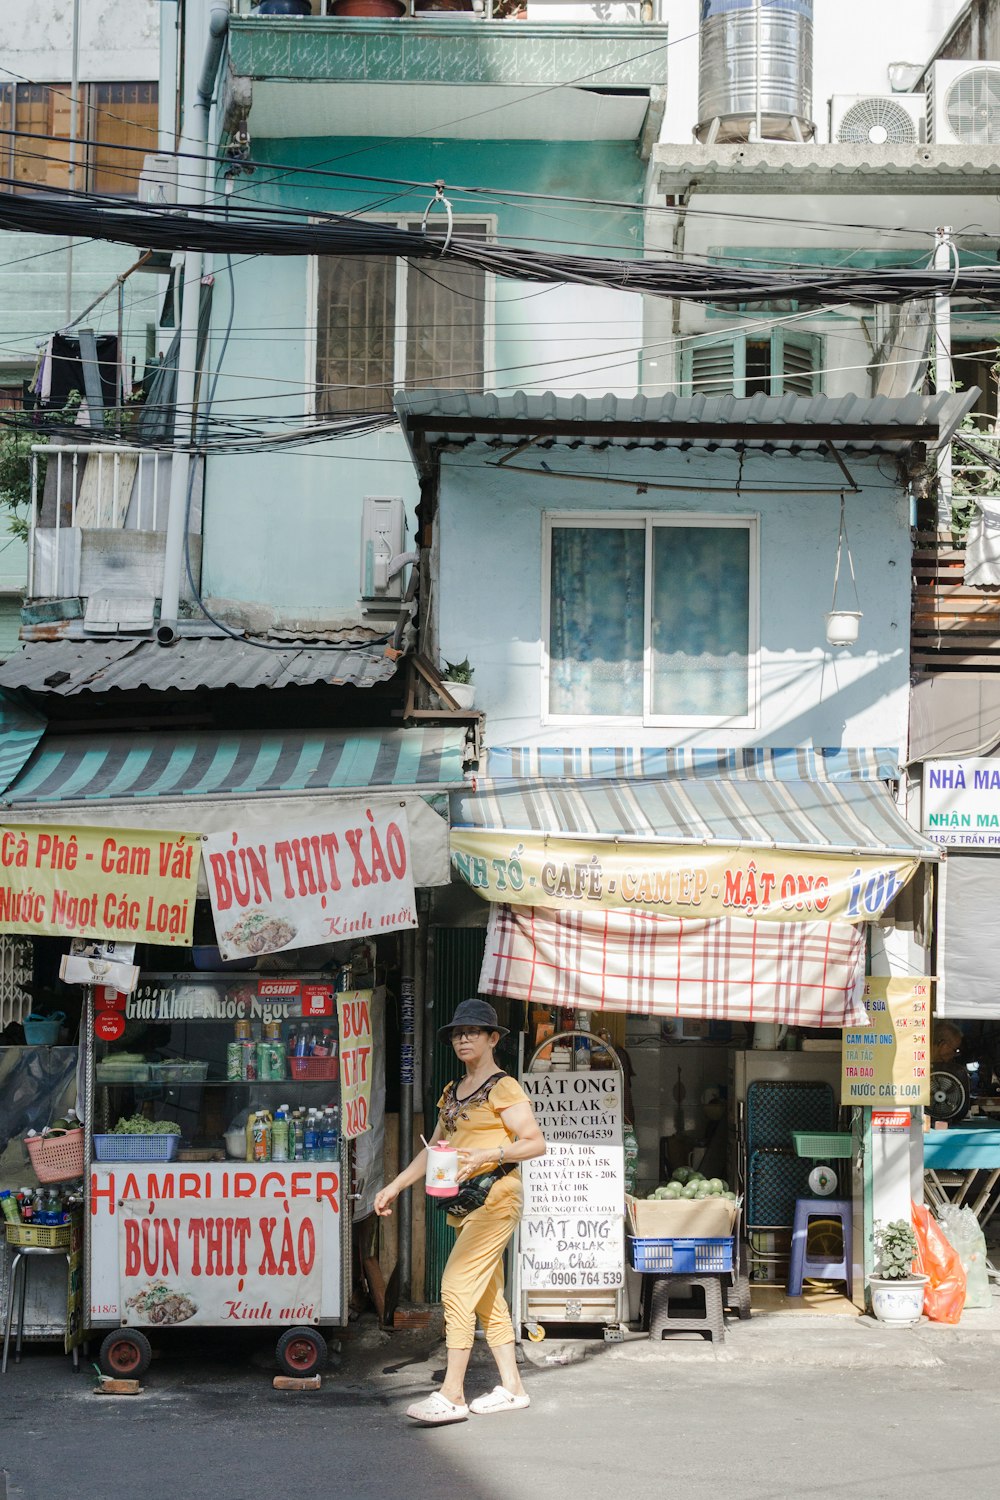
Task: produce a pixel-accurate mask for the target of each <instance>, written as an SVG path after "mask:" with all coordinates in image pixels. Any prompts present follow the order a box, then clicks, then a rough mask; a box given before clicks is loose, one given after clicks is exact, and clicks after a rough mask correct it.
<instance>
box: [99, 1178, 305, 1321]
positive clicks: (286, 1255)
mask: <svg viewBox="0 0 1000 1500" xmlns="http://www.w3.org/2000/svg"><path fill="white" fill-rule="evenodd" d="M322 1250H323V1240H322V1228H321V1223H320V1212H319V1208H318V1205H317V1204H316V1203H315V1202H313V1203H308V1202H303V1201H302V1200H301V1199H300V1200H298V1201H297V1202H296V1201H284V1200H281V1201H275V1200H270V1201H268V1202H261V1201H259V1200H258V1201H256V1202H253V1201H250V1202H241V1203H239V1204H233V1203H231V1202H226V1201H225V1200H219V1199H209V1200H208V1201H207V1202H201V1203H196V1202H193V1201H188V1202H179V1201H176V1200H174V1201H173V1202H169V1201H168V1202H160V1203H150V1202H145V1203H136V1202H125V1203H123V1204H122V1205H121V1208H120V1209H119V1213H118V1283H119V1306H120V1307H121V1316H122V1322H123V1323H128V1324H132V1325H139V1326H143V1325H146V1326H150V1325H152V1326H154V1327H157V1328H165V1327H168V1326H170V1325H173V1324H177V1323H187V1324H190V1325H192V1326H194V1325H195V1324H211V1325H213V1326H224V1325H226V1324H228V1325H230V1326H233V1325H238V1324H240V1323H249V1322H253V1323H311V1322H313V1321H314V1320H315V1319H316V1318H318V1317H319V1315H320V1293H321V1286H322Z"/></svg>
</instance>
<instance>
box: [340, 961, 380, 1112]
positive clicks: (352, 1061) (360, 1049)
mask: <svg viewBox="0 0 1000 1500" xmlns="http://www.w3.org/2000/svg"><path fill="white" fill-rule="evenodd" d="M337 1019H338V1021H339V1024H340V1129H341V1134H342V1135H345V1136H349V1137H350V1138H351V1139H353V1138H354V1137H355V1136H358V1135H364V1133H365V1131H366V1130H369V1129H370V1128H371V1106H372V992H371V990H344V991H342V992H341V993H340V994H339V995H338V996H337Z"/></svg>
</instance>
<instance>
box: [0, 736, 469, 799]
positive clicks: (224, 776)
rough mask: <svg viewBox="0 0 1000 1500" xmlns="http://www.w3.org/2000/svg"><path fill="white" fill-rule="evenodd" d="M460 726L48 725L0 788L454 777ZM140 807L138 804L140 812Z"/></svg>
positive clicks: (174, 792)
mask: <svg viewBox="0 0 1000 1500" xmlns="http://www.w3.org/2000/svg"><path fill="white" fill-rule="evenodd" d="M464 754H465V730H464V728H453V727H450V726H449V727H438V726H434V727H428V728H419V729H363V730H353V731H350V730H343V731H337V730H296V731H289V732H288V733H282V732H281V731H280V730H275V731H269V732H267V733H261V732H259V731H256V730H246V731H238V732H235V733H232V734H222V733H215V732H207V731H206V732H198V733H186V734H176V735H175V734H169V733H163V734H105V735H101V734H97V735H52V734H50V735H47V736H46V737H45V740H44V741H43V743H42V745H41V746H40V747H39V748H38V749H37V750H36V752H35V754H34V756H33V758H32V759H31V760H30V762H29V763H28V765H27V766H26V767H25V769H24V770H23V771H22V772H21V774H20V775H19V776H17V777H16V779H15V780H14V782H13V783H12V785H10V786H9V787H8V788H7V790H6V791H5V792H4V793H3V796H2V799H0V802H2V805H4V806H6V807H8V808H10V809H12V810H13V809H20V808H23V807H32V806H34V807H37V806H41V805H56V806H59V805H66V804H77V805H78V804H81V803H82V804H91V805H93V807H94V809H95V810H94V814H93V816H95V817H97V816H99V812H98V809H100V808H102V807H107V806H110V805H113V804H115V803H122V802H127V803H129V804H130V805H136V804H141V803H154V804H155V803H159V802H160V801H164V800H169V799H178V798H183V799H184V801H185V802H193V801H197V800H198V799H203V798H204V799H208V798H220V797H222V798H227V799H246V798H251V797H253V798H256V797H264V796H275V795H277V794H287V793H309V792H317V793H318V792H332V791H344V790H351V789H358V788H364V789H367V790H369V791H377V790H379V789H385V790H387V791H391V790H394V789H396V788H400V789H402V788H416V789H417V790H424V791H427V792H434V791H439V790H442V789H444V788H448V787H454V786H456V785H460V784H461V782H462V762H463V759H464ZM136 816H137V817H138V816H139V814H138V812H137V813H136Z"/></svg>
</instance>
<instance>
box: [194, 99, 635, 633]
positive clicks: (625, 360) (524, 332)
mask: <svg viewBox="0 0 1000 1500" xmlns="http://www.w3.org/2000/svg"><path fill="white" fill-rule="evenodd" d="M251 125H252V117H251ZM254 155H255V158H257V159H258V160H261V159H263V160H265V161H267V162H270V163H271V164H272V167H273V170H269V169H268V168H259V169H258V171H257V173H256V174H255V175H254V176H253V177H252V178H249V179H248V178H245V177H244V178H241V179H239V183H238V189H237V190H238V192H239V193H240V194H241V195H242V198H241V201H245V202H252V201H258V202H259V201H265V202H269V203H282V204H286V203H287V204H296V205H298V206H299V207H304V208H308V209H310V210H325V211H328V212H329V211H331V210H334V211H338V212H343V213H358V212H365V211H368V212H370V213H371V214H373V215H377V214H378V212H379V207H380V205H382V208H381V212H382V213H383V214H407V215H412V216H414V217H415V218H416V219H417V220H418V221H419V219H420V217H421V215H422V214H423V211H424V209H425V208H426V206H427V203H428V201H429V198H430V197H431V193H430V192H429V191H428V190H427V189H424V188H421V189H415V190H407V189H405V188H400V187H398V186H396V187H395V188H394V187H393V185H392V184H386V183H385V182H383V183H377V182H374V181H372V180H371V179H375V178H379V177H382V178H392V179H406V180H409V181H415V182H433V181H434V180H435V179H437V178H439V177H440V178H443V179H444V180H445V181H446V182H447V183H448V185H449V186H448V192H449V197H450V198H451V199H452V201H453V203H454V208H455V212H456V214H458V215H468V216H474V217H478V218H482V217H485V216H492V217H493V218H494V219H495V220H496V228H497V233H498V234H499V235H500V236H501V237H503V236H506V237H510V238H516V239H517V240H518V241H520V242H522V243H529V244H531V243H540V244H542V245H544V247H545V248H547V249H556V248H558V247H559V246H560V245H563V246H566V247H569V248H572V249H574V250H578V249H579V248H580V247H581V246H588V245H595V244H604V245H611V246H613V247H614V248H615V249H617V250H618V251H619V252H620V253H623V254H635V253H637V252H639V251H640V250H641V218H642V215H641V213H636V214H634V215H633V214H628V213H622V212H621V211H616V210H595V208H594V207H593V206H592V204H590V203H585V204H581V205H571V204H562V203H559V204H553V203H552V202H551V200H550V199H544V198H543V199H542V200H540V201H537V202H531V201H529V200H516V199H505V197H504V191H505V190H506V189H511V188H516V189H518V190H520V191H523V192H529V193H538V194H541V195H551V194H558V195H565V196H574V195H576V196H581V197H587V198H590V199H600V198H606V199H616V200H620V199H625V200H627V201H630V202H634V203H636V204H637V205H638V204H640V203H641V201H642V184H643V166H642V163H641V162H640V160H639V158H638V155H637V154H636V151H635V148H634V147H633V146H631V145H613V144H597V145H593V144H585V145H579V144H572V143H566V142H555V143H546V142H527V143H518V144H504V143H496V142H490V143H481V142H470V141H457V142H456V141H450V142H430V141H392V142H386V143H380V142H372V141H370V140H339V139H338V140H325V139H310V140H306V141H300V142H294V141H275V142H261V141H255V142H254ZM313 163H326V164H327V167H328V170H329V171H330V172H331V173H335V172H342V173H344V174H345V175H344V176H342V177H338V176H334V175H330V176H325V177H324V176H322V175H320V174H319V173H317V175H316V176H315V177H314V178H310V177H303V176H301V175H298V174H296V175H292V176H289V175H285V176H282V174H281V170H280V169H281V167H283V166H285V167H287V166H292V167H296V166H307V165H309V164H313ZM361 173H364V174H366V178H363V179H361V180H352V179H351V177H350V175H349V174H361ZM452 184H458V186H455V187H453V186H452ZM463 184H482V185H485V186H488V187H492V188H496V189H497V193H496V194H495V195H487V196H476V197H473V196H471V195H463V194H462V192H461V186H462V185H463ZM386 199H388V200H389V201H387V202H386V201H384V200H386ZM215 272H216V299H215V307H214V313H213V317H214V330H213V355H212V358H213V360H214V359H215V358H217V357H218V354H219V351H220V349H221V342H222V337H223V332H224V328H225V324H226V321H227V318H228V312H229V296H230V292H229V275H228V271H227V269H226V266H225V262H224V261H223V260H217V261H216V264H215ZM233 275H234V281H235V294H236V315H235V320H234V328H233V334H232V337H231V339H230V343H229V347H228V350H227V352H226V357H225V363H224V366H223V370H222V375H221V378H220V380H219V385H218V391H217V395H216V402H215V408H214V415H215V416H226V415H231V416H248V417H249V416H253V415H257V416H266V417H270V418H281V419H284V420H285V421H286V422H287V424H288V425H289V426H295V425H298V424H300V423H301V420H302V418H303V415H304V414H307V413H308V412H309V411H310V410H311V404H310V402H311V397H310V387H311V386H312V384H313V382H314V378H315V374H314V360H315V356H314V353H313V350H312V336H313V329H314V326H315V311H314V309H313V305H312V300H311V299H312V285H313V276H314V271H313V266H312V264H311V263H310V262H309V261H308V260H305V259H302V258H289V259H282V258H270V259H247V260H244V259H242V258H240V257H234V262H233ZM494 297H495V308H494V315H495V331H494V342H493V354H492V357H491V358H490V357H488V359H487V363H488V364H489V367H490V368H489V369H488V371H487V374H486V386H487V388H488V389H490V388H493V389H498V390H517V389H527V390H550V389H555V390H561V391H563V392H575V391H578V390H584V391H586V392H588V393H589V394H599V393H603V392H605V391H608V390H613V391H617V392H620V393H622V394H626V395H627V394H632V393H634V392H635V390H636V388H637V380H638V357H639V349H640V346H641V343H642V306H641V299H640V298H638V297H634V296H629V295H627V294H619V293H614V292H607V293H601V292H596V291H594V290H593V289H590V288H586V287H562V286H557V287H545V286H540V285H532V284H527V283H522V282H515V281H498V282H497V283H496V286H495V292H494ZM365 495H382V496H385V495H399V496H402V497H403V498H404V500H405V501H406V505H407V510H408V513H409V514H410V516H411V532H410V535H411V537H412V534H413V533H412V511H413V507H414V505H415V504H416V500H417V484H416V479H415V477H414V473H413V467H412V464H411V462H410V459H409V456H408V453H407V450H406V447H405V445H404V443H403V441H402V438H401V436H400V434H399V432H398V430H389V431H386V432H384V433H381V434H379V435H376V436H373V437H366V438H362V439H357V440H353V441H350V442H325V443H315V444H311V445H309V446H306V447H304V448H302V449H300V450H296V451H293V450H290V449H289V450H285V451H283V452H280V453H277V454H273V455H267V454H261V455H255V456H253V457H216V458H210V459H209V462H208V477H207V498H206V504H205V532H204V535H205V554H204V556H205V562H204V575H203V581H204V587H205V592H206V595H207V596H208V597H209V598H211V599H212V601H213V603H214V604H215V605H216V606H217V607H218V608H221V609H223V610H224V611H226V612H227V613H228V614H229V616H230V617H231V618H233V619H236V620H239V621H241V622H242V623H246V624H248V625H251V626H253V627H254V628H262V627H266V626H267V625H270V624H276V623H278V622H281V623H282V624H288V623H290V622H302V623H313V624H329V625H333V624H344V623H350V622H351V621H352V620H354V619H356V618H357V616H358V602H357V601H358V594H359V568H360V563H359V554H360V538H361V529H360V528H361V506H362V501H363V498H364V496H365Z"/></svg>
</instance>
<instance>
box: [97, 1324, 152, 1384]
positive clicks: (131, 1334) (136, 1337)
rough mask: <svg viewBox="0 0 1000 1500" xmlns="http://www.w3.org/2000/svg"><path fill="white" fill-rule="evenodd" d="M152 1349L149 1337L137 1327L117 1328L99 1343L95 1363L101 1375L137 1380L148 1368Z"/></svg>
mask: <svg viewBox="0 0 1000 1500" xmlns="http://www.w3.org/2000/svg"><path fill="white" fill-rule="evenodd" d="M152 1358H153V1350H152V1348H151V1346H150V1342H149V1339H148V1338H147V1337H146V1335H145V1334H144V1333H140V1332H139V1330H138V1328H117V1329H115V1331H114V1333H109V1334H108V1336H107V1338H106V1339H105V1340H104V1342H103V1343H102V1345H101V1349H100V1353H99V1354H98V1356H97V1363H98V1366H99V1367H100V1371H101V1374H102V1375H113V1376H115V1377H117V1378H118V1379H119V1380H138V1378H139V1376H140V1375H145V1373H146V1371H147V1370H148V1369H149V1362H150V1360H151V1359H152Z"/></svg>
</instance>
